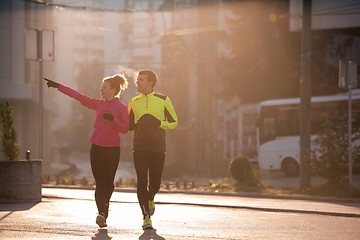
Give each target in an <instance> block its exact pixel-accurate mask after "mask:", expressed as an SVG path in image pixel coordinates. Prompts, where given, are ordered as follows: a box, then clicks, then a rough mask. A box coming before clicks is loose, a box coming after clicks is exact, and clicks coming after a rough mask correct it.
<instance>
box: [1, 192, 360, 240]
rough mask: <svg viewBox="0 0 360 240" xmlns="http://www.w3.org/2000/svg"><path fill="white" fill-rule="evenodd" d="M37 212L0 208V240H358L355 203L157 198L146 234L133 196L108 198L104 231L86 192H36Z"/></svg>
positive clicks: (28, 207) (30, 207) (359, 217)
mask: <svg viewBox="0 0 360 240" xmlns="http://www.w3.org/2000/svg"><path fill="white" fill-rule="evenodd" d="M43 196H44V198H43V201H42V202H41V203H37V204H31V203H17V204H15V203H11V204H10V203H8V204H0V239H96V240H109V239H122V240H125V239H140V240H147V239H149V240H150V239H154V240H162V239H167V240H175V239H176V240H183V239H187V240H191V239H359V236H360V228H359V226H360V202H359V201H347V202H342V201H331V202H321V201H311V200H296V199H267V198H253V197H239V196H214V195H196V194H164V193H162V194H159V195H158V196H157V198H156V199H155V200H156V202H157V204H156V212H155V215H154V216H153V218H152V220H153V226H154V228H155V229H154V230H146V231H143V230H141V225H142V217H141V212H140V208H139V206H138V204H137V199H136V194H135V193H123V192H115V193H114V195H113V197H112V202H111V206H110V209H111V211H110V215H109V218H108V221H107V222H108V227H107V228H104V229H99V228H98V227H97V225H96V224H95V217H96V206H95V202H94V200H93V191H90V190H70V189H54V188H45V189H43Z"/></svg>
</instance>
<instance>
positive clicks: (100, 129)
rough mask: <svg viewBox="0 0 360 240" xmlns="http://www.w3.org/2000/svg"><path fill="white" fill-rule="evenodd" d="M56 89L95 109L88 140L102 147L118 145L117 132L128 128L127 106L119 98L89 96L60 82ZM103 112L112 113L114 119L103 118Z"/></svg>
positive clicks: (125, 130)
mask: <svg viewBox="0 0 360 240" xmlns="http://www.w3.org/2000/svg"><path fill="white" fill-rule="evenodd" d="M58 90H59V91H60V92H62V93H64V94H66V95H68V96H69V97H72V98H74V99H76V100H78V101H79V102H80V103H81V104H82V105H84V106H85V107H87V108H90V109H93V110H95V111H96V119H95V123H94V129H93V132H92V135H91V138H90V142H92V143H93V144H96V145H99V146H102V147H118V146H120V136H119V133H127V132H128V129H129V116H128V110H127V106H126V105H125V104H124V103H122V102H121V101H120V99H118V98H115V99H113V100H111V101H108V100H106V99H95V98H90V97H88V96H86V95H83V94H81V93H79V92H77V91H75V90H73V89H71V88H69V87H66V86H64V85H61V84H60V85H59V88H58ZM104 113H110V114H112V115H113V116H114V120H113V121H110V120H107V119H104V118H103V114H104Z"/></svg>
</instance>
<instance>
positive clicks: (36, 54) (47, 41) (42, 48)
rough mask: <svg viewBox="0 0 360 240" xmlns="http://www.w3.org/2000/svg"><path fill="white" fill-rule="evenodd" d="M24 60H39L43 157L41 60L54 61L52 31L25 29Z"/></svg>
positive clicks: (40, 150) (41, 149)
mask: <svg viewBox="0 0 360 240" xmlns="http://www.w3.org/2000/svg"><path fill="white" fill-rule="evenodd" d="M25 60H28V61H37V62H39V158H40V159H42V158H43V87H42V86H43V81H42V79H43V62H53V61H54V31H52V30H38V29H28V28H26V29H25Z"/></svg>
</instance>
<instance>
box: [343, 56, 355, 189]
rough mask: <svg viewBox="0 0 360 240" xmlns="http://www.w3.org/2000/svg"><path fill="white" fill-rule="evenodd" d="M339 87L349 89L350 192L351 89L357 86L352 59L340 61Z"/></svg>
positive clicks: (350, 168) (350, 167)
mask: <svg viewBox="0 0 360 240" xmlns="http://www.w3.org/2000/svg"><path fill="white" fill-rule="evenodd" d="M339 87H341V88H347V89H348V96H349V100H348V101H349V102H348V130H349V133H348V134H349V146H348V150H349V152H348V154H349V192H350V194H351V192H352V141H351V138H352V129H351V128H352V124H351V91H352V89H353V88H357V64H356V63H354V62H352V61H340V62H339Z"/></svg>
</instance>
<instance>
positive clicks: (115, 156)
mask: <svg viewBox="0 0 360 240" xmlns="http://www.w3.org/2000/svg"><path fill="white" fill-rule="evenodd" d="M119 160H120V147H101V146H98V145H95V144H92V145H91V149H90V161H91V170H92V172H93V175H94V178H95V181H96V190H95V201H96V205H97V208H98V211H99V213H106V212H107V210H106V207H105V204H108V203H109V201H110V198H111V195H112V193H113V191H114V178H115V174H116V170H117V167H118V165H119Z"/></svg>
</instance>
